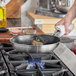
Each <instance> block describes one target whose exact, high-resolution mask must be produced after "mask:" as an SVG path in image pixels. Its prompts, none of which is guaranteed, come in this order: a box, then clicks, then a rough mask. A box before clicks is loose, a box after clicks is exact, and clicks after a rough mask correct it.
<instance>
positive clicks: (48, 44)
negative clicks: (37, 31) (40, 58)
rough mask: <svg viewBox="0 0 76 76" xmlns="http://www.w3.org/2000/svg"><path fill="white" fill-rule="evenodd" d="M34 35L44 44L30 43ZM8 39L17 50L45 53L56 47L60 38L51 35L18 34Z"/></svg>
mask: <svg viewBox="0 0 76 76" xmlns="http://www.w3.org/2000/svg"><path fill="white" fill-rule="evenodd" d="M35 37H39V39H40V40H41V41H42V42H43V44H44V45H38V46H37V45H36V46H34V45H32V40H33V39H35ZM10 41H11V43H12V44H13V46H14V47H15V48H16V49H17V50H19V51H25V52H34V53H38V52H43V53H47V52H51V50H54V49H55V48H56V47H57V45H58V44H59V42H60V39H59V38H58V37H55V36H53V35H20V36H16V37H13V38H11V40H10Z"/></svg>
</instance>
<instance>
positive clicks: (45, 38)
mask: <svg viewBox="0 0 76 76" xmlns="http://www.w3.org/2000/svg"><path fill="white" fill-rule="evenodd" d="M36 37H37V38H38V39H40V41H41V42H42V43H43V44H44V45H47V44H53V43H57V42H59V41H60V39H59V38H58V37H55V36H52V35H21V36H16V37H15V38H14V42H15V43H18V44H26V45H32V40H34V39H36Z"/></svg>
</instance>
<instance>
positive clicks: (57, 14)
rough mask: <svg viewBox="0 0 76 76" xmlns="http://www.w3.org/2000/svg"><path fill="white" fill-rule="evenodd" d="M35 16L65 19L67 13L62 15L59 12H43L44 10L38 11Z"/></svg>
mask: <svg viewBox="0 0 76 76" xmlns="http://www.w3.org/2000/svg"><path fill="white" fill-rule="evenodd" d="M35 14H38V15H44V16H50V17H58V18H63V17H64V16H65V13H61V12H59V11H58V10H56V9H54V10H50V11H49V10H43V9H36V10H35Z"/></svg>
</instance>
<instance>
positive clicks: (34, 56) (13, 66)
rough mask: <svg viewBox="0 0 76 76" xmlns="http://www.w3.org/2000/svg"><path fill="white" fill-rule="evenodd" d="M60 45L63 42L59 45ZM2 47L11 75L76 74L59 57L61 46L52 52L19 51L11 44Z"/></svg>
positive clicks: (66, 75)
mask: <svg viewBox="0 0 76 76" xmlns="http://www.w3.org/2000/svg"><path fill="white" fill-rule="evenodd" d="M60 45H62V44H59V45H58V46H60ZM0 48H1V51H0V52H1V56H2V58H3V60H4V62H5V64H6V67H7V70H8V71H7V73H9V75H10V76H75V75H74V74H75V73H73V72H72V71H71V70H70V69H69V66H67V65H66V64H65V62H63V60H61V58H60V56H59V57H58V55H59V53H58V49H57V48H59V47H57V48H56V50H57V51H55V50H54V51H51V52H50V54H49V53H46V54H44V53H28V52H24V51H18V50H16V49H15V48H14V47H13V46H12V45H11V44H2V45H1V47H0ZM60 49H61V48H60ZM61 50H62V49H61ZM56 52H57V54H56ZM61 52H62V51H61ZM0 58H1V57H0ZM9 75H8V76H9ZM4 76H7V75H4Z"/></svg>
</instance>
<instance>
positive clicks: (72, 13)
mask: <svg viewBox="0 0 76 76" xmlns="http://www.w3.org/2000/svg"><path fill="white" fill-rule="evenodd" d="M75 18H76V0H75V2H74V4H73V6H72V7H71V9H70V10H69V11H68V13H67V14H66V16H65V17H64V18H63V19H62V20H60V21H59V22H58V23H56V26H57V25H65V31H66V34H68V33H69V29H68V27H69V25H70V24H71V23H72V20H73V19H75Z"/></svg>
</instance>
